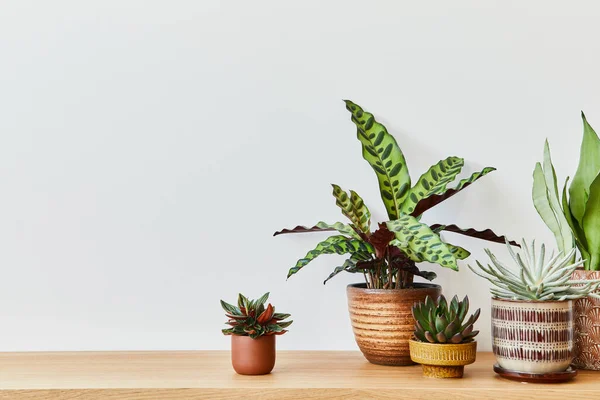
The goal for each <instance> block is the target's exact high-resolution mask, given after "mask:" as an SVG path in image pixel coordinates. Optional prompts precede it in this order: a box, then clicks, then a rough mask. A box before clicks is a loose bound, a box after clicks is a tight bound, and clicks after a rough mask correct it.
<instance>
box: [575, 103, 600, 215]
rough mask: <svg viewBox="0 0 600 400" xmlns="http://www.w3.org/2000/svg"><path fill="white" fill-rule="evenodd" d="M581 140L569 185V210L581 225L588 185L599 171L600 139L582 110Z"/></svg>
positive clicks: (588, 189)
mask: <svg viewBox="0 0 600 400" xmlns="http://www.w3.org/2000/svg"><path fill="white" fill-rule="evenodd" d="M581 118H582V119H583V140H582V141H581V151H580V154H579V165H578V167H577V172H575V176H574V177H573V182H571V186H570V187H569V195H570V198H571V199H570V204H569V205H570V207H571V212H572V213H573V216H574V217H575V219H576V220H577V221H578V222H579V224H580V225H583V214H584V213H585V204H586V201H587V196H588V195H589V193H590V186H591V184H592V182H593V181H594V179H595V178H596V176H597V175H598V173H599V172H600V139H598V135H597V134H596V132H595V131H594V129H593V128H592V127H591V126H590V124H589V123H588V122H587V119H586V118H585V115H584V114H583V112H582V113H581Z"/></svg>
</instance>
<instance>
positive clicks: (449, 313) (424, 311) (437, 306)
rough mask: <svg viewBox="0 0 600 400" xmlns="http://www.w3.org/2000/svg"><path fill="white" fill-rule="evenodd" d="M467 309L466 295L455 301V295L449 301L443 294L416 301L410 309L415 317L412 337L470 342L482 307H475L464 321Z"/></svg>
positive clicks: (439, 340) (449, 341)
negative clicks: (413, 335)
mask: <svg viewBox="0 0 600 400" xmlns="http://www.w3.org/2000/svg"><path fill="white" fill-rule="evenodd" d="M468 311H469V298H468V297H467V296H465V298H464V299H463V301H458V297H457V296H454V297H453V298H452V300H451V301H450V304H448V302H447V301H446V298H445V297H444V296H443V295H442V296H440V297H438V299H437V300H436V301H433V300H432V299H431V297H429V296H427V297H426V298H425V301H424V302H421V303H416V304H415V305H414V306H413V308H412V314H413V317H414V318H415V337H416V339H417V340H419V341H421V342H429V343H452V344H458V343H468V342H472V341H473V338H474V337H475V336H477V334H478V333H479V331H474V330H473V325H474V324H475V321H477V319H478V318H479V313H480V311H481V309H479V308H478V309H477V311H475V313H474V314H472V315H471V316H469V318H468V319H467V321H466V322H465V318H466V316H467V312H468Z"/></svg>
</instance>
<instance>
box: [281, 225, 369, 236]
mask: <svg viewBox="0 0 600 400" xmlns="http://www.w3.org/2000/svg"><path fill="white" fill-rule="evenodd" d="M327 231H338V232H339V233H341V234H342V235H347V236H350V237H351V238H354V239H360V235H359V234H358V233H356V231H355V230H354V229H353V228H352V227H351V226H350V225H346V224H343V223H341V222H336V223H334V224H328V223H327V222H323V221H319V222H317V224H316V225H314V226H312V227H306V226H302V225H298V226H297V227H295V228H292V229H282V230H280V231H277V232H275V233H274V234H273V236H277V235H284V234H286V233H305V232H327Z"/></svg>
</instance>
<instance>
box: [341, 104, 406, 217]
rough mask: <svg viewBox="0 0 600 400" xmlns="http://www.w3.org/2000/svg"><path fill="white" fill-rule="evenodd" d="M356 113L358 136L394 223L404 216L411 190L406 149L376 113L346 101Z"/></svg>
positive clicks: (348, 107)
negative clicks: (403, 151)
mask: <svg viewBox="0 0 600 400" xmlns="http://www.w3.org/2000/svg"><path fill="white" fill-rule="evenodd" d="M344 101H345V102H346V108H347V109H348V111H350V112H351V113H352V118H351V119H352V122H354V124H355V125H356V127H357V137H358V140H360V142H361V143H362V155H363V158H364V159H365V160H367V162H368V163H369V164H370V165H371V167H372V168H373V170H374V171H375V174H376V175H377V179H378V181H379V191H380V193H381V199H382V200H383V203H384V204H385V208H386V210H387V213H388V217H389V218H390V219H392V220H394V219H396V218H398V216H399V215H400V207H401V205H402V203H403V202H404V199H405V198H406V196H407V195H408V191H409V189H410V175H409V174H408V167H407V165H406V160H405V159H404V154H402V150H400V147H399V146H398V143H396V139H394V137H393V136H392V135H390V134H389V133H388V131H387V129H386V128H385V126H383V125H382V124H380V123H379V122H377V121H376V120H375V117H374V116H373V114H371V113H369V112H366V111H364V110H363V109H362V108H361V107H360V106H359V105H357V104H355V103H353V102H351V101H350V100H344Z"/></svg>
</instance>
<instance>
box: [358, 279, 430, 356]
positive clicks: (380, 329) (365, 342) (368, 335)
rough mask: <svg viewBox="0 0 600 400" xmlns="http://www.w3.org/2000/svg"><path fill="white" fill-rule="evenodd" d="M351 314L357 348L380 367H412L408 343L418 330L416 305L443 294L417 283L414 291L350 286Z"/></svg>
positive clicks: (364, 285)
mask: <svg viewBox="0 0 600 400" xmlns="http://www.w3.org/2000/svg"><path fill="white" fill-rule="evenodd" d="M346 292H347V294H348V310H349V311H350V320H351V322H352V330H353V331H354V338H355V339H356V344H358V347H359V348H360V351H362V353H363V355H364V356H365V358H366V359H367V360H368V361H369V362H371V363H373V364H380V365H412V364H414V363H413V361H412V360H411V359H410V350H409V348H408V341H409V340H410V339H411V338H412V335H413V332H414V329H415V320H414V318H413V316H412V313H411V309H412V306H413V304H414V303H415V302H419V301H424V300H425V297H426V296H428V295H429V296H430V297H431V298H433V299H437V297H438V296H439V295H440V294H441V293H442V288H441V286H439V285H432V284H429V283H415V284H414V288H411V289H390V290H387V289H367V288H366V284H364V283H359V284H353V285H348V288H347V290H346Z"/></svg>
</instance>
